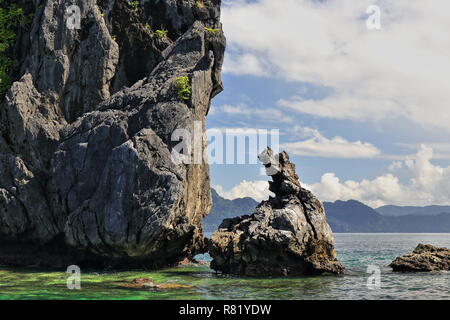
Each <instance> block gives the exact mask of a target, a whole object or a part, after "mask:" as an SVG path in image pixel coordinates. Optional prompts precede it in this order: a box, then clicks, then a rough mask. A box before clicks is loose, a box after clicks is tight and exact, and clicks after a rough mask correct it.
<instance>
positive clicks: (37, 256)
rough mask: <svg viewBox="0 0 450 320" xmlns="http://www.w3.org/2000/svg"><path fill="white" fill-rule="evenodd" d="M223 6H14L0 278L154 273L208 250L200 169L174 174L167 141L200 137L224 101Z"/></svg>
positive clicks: (114, 1)
mask: <svg viewBox="0 0 450 320" xmlns="http://www.w3.org/2000/svg"><path fill="white" fill-rule="evenodd" d="M11 2H13V1H6V3H7V4H8V3H11ZM14 2H16V3H17V1H14ZM220 2H221V1H220V0H204V1H194V0H154V1H147V0H141V1H127V0H98V1H95V0H75V1H70V3H69V1H65V0H45V1H44V0H34V1H33V2H31V1H28V0H27V1H19V5H23V6H25V5H26V6H27V10H28V11H30V10H31V11H34V16H33V20H32V24H30V25H29V26H27V27H22V28H20V29H19V33H18V37H17V44H16V47H15V48H14V50H12V51H11V52H12V53H11V54H12V56H13V57H14V58H15V59H16V60H17V61H19V62H20V68H19V69H18V70H16V73H17V74H16V76H18V81H16V82H14V83H13V84H12V86H11V88H10V89H9V91H8V92H7V94H6V97H5V99H3V100H2V106H1V110H0V129H1V131H0V132H1V135H0V264H5V263H6V264H50V265H55V264H63V263H77V264H83V263H86V264H94V263H95V264H97V263H98V264H108V265H116V266H121V265H126V266H132V265H137V266H145V267H160V266H165V265H169V264H172V263H175V262H177V261H179V260H182V259H183V258H185V257H192V256H193V255H195V254H196V253H197V252H201V251H203V250H204V243H203V234H202V229H201V220H202V218H204V217H205V216H206V215H207V213H208V212H209V210H210V207H211V200H210V179H209V167H208V164H207V163H205V162H202V163H200V164H177V163H174V162H173V161H172V156H171V154H172V150H173V148H174V146H175V145H177V144H178V143H179V141H172V139H171V137H172V133H173V132H174V131H175V130H176V129H187V130H189V131H190V132H191V133H192V135H191V136H192V137H193V136H194V134H193V132H194V128H195V127H198V126H200V128H201V130H203V131H204V130H205V117H206V115H207V113H208V110H209V107H210V101H211V99H212V98H213V97H214V96H215V95H216V94H218V93H219V92H220V91H221V90H222V83H221V78H220V72H221V67H222V62H223V55H224V49H225V37H224V35H223V33H222V31H221V24H220ZM71 5H76V6H78V8H79V9H80V14H81V17H80V18H81V19H80V28H79V29H77V28H75V29H73V28H69V25H68V21H69V19H72V20H70V21H69V22H70V23H72V25H73V23H75V24H76V22H77V20H76V16H74V14H75V15H76V14H77V12H76V10H75V11H74V9H73V7H72V8H69V6H71ZM75 9H76V8H75ZM73 19H75V20H73ZM198 124H199V125H198ZM199 145H200V148H201V149H202V150H200V151H203V149H204V148H205V142H204V141H203V140H202V141H200V143H199ZM193 152H194V151H192V153H193Z"/></svg>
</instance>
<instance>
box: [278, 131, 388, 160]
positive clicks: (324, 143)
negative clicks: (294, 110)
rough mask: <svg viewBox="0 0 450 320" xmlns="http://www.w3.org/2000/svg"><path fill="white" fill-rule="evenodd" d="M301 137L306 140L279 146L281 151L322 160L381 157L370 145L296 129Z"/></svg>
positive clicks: (375, 148) (379, 152)
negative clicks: (322, 158)
mask: <svg viewBox="0 0 450 320" xmlns="http://www.w3.org/2000/svg"><path fill="white" fill-rule="evenodd" d="M296 131H301V135H302V136H304V137H307V138H308V139H306V140H302V141H297V142H291V143H284V144H281V149H284V150H286V151H288V152H289V153H291V154H294V155H300V156H313V157H324V158H341V159H344V158H347V159H350V158H351V159H357V158H374V157H377V156H379V155H381V151H380V150H379V149H378V148H377V147H375V146H374V145H372V144H370V143H365V142H361V141H348V140H346V139H344V138H342V137H333V138H331V139H329V138H326V137H324V136H323V135H322V133H321V132H319V131H318V130H316V129H312V128H308V127H305V128H299V127H297V128H296Z"/></svg>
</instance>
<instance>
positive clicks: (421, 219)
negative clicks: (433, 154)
mask: <svg viewBox="0 0 450 320" xmlns="http://www.w3.org/2000/svg"><path fill="white" fill-rule="evenodd" d="M212 201H213V208H212V210H211V213H210V214H209V215H208V216H207V217H206V218H205V219H204V221H203V227H204V230H205V231H206V232H213V231H215V230H216V229H217V227H218V226H219V225H220V223H221V222H222V220H223V219H226V218H233V217H236V216H240V215H244V214H251V213H253V211H254V209H255V207H256V206H257V205H258V202H257V201H255V200H254V199H252V198H243V199H235V200H227V199H224V198H222V197H221V196H220V195H219V194H218V193H217V192H216V191H215V190H214V189H212ZM323 205H324V207H325V211H326V214H327V220H328V223H329V224H330V227H331V229H332V230H333V232H338V233H349V232H354V233H358V232H359V233H377V232H378V233H380V232H398V233H402V232H404V233H407V232H411V233H421V232H429V233H444V232H449V233H450V206H427V207H401V206H383V207H380V208H377V209H373V208H371V207H369V206H367V205H365V204H363V203H361V202H359V201H355V200H350V201H336V202H324V204H323Z"/></svg>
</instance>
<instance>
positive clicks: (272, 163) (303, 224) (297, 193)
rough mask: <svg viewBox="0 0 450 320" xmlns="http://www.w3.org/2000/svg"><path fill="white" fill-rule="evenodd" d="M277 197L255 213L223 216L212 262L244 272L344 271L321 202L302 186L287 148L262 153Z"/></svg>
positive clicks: (212, 249)
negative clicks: (231, 216) (276, 152)
mask: <svg viewBox="0 0 450 320" xmlns="http://www.w3.org/2000/svg"><path fill="white" fill-rule="evenodd" d="M259 159H260V161H261V162H262V163H263V164H264V165H265V167H266V172H267V174H268V175H269V176H271V177H272V181H271V182H269V184H270V187H269V189H270V191H272V192H273V193H274V194H275V197H274V198H272V197H271V198H270V199H269V200H267V201H263V202H261V204H260V205H259V206H258V207H257V208H256V211H255V212H254V213H253V214H252V215H246V216H242V217H237V218H234V219H225V220H224V221H223V222H222V224H221V225H220V226H219V229H218V230H217V231H216V232H215V233H213V235H212V237H211V239H210V240H209V253H210V255H211V257H212V258H213V261H212V262H211V268H212V269H214V270H217V271H219V272H222V273H227V274H236V275H246V276H298V275H316V274H322V273H325V272H327V273H332V274H341V273H343V270H344V268H343V266H342V265H341V263H340V262H339V261H338V260H337V259H336V253H335V250H334V246H333V235H332V232H331V229H330V227H329V225H328V223H327V221H326V217H325V212H324V209H323V206H322V203H321V202H320V201H319V200H317V199H316V198H315V197H314V195H313V194H312V193H311V192H309V191H308V190H305V189H303V188H302V187H301V185H300V182H299V179H298V176H297V174H296V172H295V165H294V164H293V163H291V162H290V161H289V157H288V155H287V153H285V152H283V153H280V154H278V155H276V156H275V155H273V152H272V150H271V149H270V148H268V149H266V150H265V151H264V152H263V153H262V154H261V155H260V156H259Z"/></svg>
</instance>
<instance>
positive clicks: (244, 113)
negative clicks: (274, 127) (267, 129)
mask: <svg viewBox="0 0 450 320" xmlns="http://www.w3.org/2000/svg"><path fill="white" fill-rule="evenodd" d="M210 114H211V115H215V116H218V115H227V116H230V117H234V118H236V119H239V120H242V118H245V119H247V120H252V123H256V122H269V123H277V124H279V123H291V122H293V121H294V119H293V118H292V117H291V116H290V115H289V113H286V112H282V111H280V110H278V109H275V108H272V109H265V108H256V107H250V106H248V105H247V104H245V103H241V104H237V105H230V104H224V105H220V106H213V107H212V108H211V111H210Z"/></svg>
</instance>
